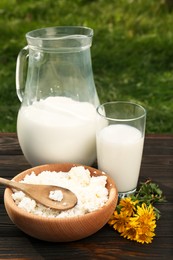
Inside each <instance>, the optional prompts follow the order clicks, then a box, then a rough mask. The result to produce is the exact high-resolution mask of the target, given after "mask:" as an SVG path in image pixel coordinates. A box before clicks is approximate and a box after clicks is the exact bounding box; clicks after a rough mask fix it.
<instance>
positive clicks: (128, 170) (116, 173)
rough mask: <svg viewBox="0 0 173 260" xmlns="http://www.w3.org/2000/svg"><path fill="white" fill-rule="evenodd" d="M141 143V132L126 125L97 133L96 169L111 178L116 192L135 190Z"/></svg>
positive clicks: (142, 140)
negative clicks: (116, 189) (115, 186)
mask: <svg viewBox="0 0 173 260" xmlns="http://www.w3.org/2000/svg"><path fill="white" fill-rule="evenodd" d="M143 143H144V137H142V134H141V132H140V131H139V130H138V129H136V128H134V127H131V126H128V125H123V124H117V125H109V126H107V127H105V128H103V129H102V130H101V131H100V132H99V133H98V136H97V160H98V167H99V169H101V170H102V171H105V172H106V173H108V174H110V176H112V178H113V179H114V181H115V183H116V185H117V188H118V192H127V191H131V190H133V189H135V188H136V186H137V182H138V176H139V171H140V165H141V158H142V151H143Z"/></svg>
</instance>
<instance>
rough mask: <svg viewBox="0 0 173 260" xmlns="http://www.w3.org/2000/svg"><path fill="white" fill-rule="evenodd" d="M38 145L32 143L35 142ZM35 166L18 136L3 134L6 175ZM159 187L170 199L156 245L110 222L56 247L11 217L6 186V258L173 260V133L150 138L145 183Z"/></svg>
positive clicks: (2, 250)
mask: <svg viewBox="0 0 173 260" xmlns="http://www.w3.org/2000/svg"><path fill="white" fill-rule="evenodd" d="M31 141H32V140H31ZM27 168H30V165H29V164H28V163H27V161H26V160H25V158H24V156H23V154H22V152H21V149H20V146H19V144H18V141H17V136H16V134H15V133H0V176H1V177H5V178H8V179H11V178H12V177H14V176H15V175H16V174H18V173H19V172H21V171H23V170H25V169H27ZM149 178H150V179H152V180H153V181H154V182H156V183H158V184H159V186H160V187H161V189H162V190H163V192H164V195H165V196H166V198H167V202H166V203H160V204H159V205H158V208H159V210H160V211H161V214H162V216H161V219H160V220H159V221H158V222H157V228H156V237H155V238H154V240H153V242H152V243H151V244H148V245H147V244H144V245H142V244H139V243H137V242H134V241H130V240H127V239H124V238H122V237H121V236H120V235H119V234H118V233H117V232H115V231H114V230H113V229H112V228H111V227H109V226H108V225H107V224H106V225H105V226H104V227H103V228H102V229H101V230H100V231H98V232H97V233H96V234H94V235H92V236H90V237H88V238H86V239H82V240H79V241H76V242H68V243H51V242H43V241H41V240H38V239H34V238H31V237H30V236H28V235H26V234H25V233H23V232H22V231H20V230H19V229H18V228H17V227H16V226H15V225H14V224H13V223H12V222H11V221H10V219H9V217H8V216H7V213H6V211H5V208H4V202H3V193H4V187H2V186H1V187H0V259H70V260H71V259H82V260H84V259H172V257H173V135H147V136H146V139H145V146H144V155H143V160H142V167H141V173H140V180H139V181H145V180H146V179H149Z"/></svg>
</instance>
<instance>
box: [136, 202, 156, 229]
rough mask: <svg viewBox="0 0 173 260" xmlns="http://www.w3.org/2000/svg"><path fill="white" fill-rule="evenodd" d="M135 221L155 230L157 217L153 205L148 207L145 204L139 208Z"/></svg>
mask: <svg viewBox="0 0 173 260" xmlns="http://www.w3.org/2000/svg"><path fill="white" fill-rule="evenodd" d="M134 220H135V221H136V220H137V221H138V223H140V225H141V226H143V227H146V226H147V225H148V226H150V229H152V230H153V229H154V228H155V227H156V215H155V213H154V208H153V206H152V205H151V204H150V205H149V206H147V205H146V204H145V203H143V204H142V206H141V207H140V206H137V212H136V214H135V216H134Z"/></svg>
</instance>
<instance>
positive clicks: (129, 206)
mask: <svg viewBox="0 0 173 260" xmlns="http://www.w3.org/2000/svg"><path fill="white" fill-rule="evenodd" d="M137 203H138V201H137V200H136V201H132V199H131V198H130V197H127V198H124V199H121V200H120V203H119V205H120V206H121V211H123V212H124V213H126V215H127V216H132V214H133V213H134V211H135V209H136V207H135V206H136V204H137Z"/></svg>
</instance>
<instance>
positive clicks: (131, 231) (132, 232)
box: [121, 222, 137, 240]
mask: <svg viewBox="0 0 173 260" xmlns="http://www.w3.org/2000/svg"><path fill="white" fill-rule="evenodd" d="M121 236H123V237H124V238H127V239H130V240H136V239H137V228H136V223H134V222H129V223H128V224H127V225H126V229H125V230H124V232H122V233H121Z"/></svg>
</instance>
